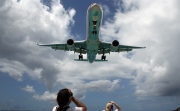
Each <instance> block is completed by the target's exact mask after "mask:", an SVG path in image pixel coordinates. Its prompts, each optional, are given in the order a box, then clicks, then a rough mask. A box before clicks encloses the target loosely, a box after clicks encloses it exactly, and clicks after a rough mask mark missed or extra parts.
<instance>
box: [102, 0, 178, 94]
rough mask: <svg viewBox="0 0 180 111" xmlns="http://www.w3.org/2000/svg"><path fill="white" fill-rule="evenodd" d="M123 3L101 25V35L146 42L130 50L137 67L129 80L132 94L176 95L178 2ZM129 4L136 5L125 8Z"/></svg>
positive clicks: (129, 43)
mask: <svg viewBox="0 0 180 111" xmlns="http://www.w3.org/2000/svg"><path fill="white" fill-rule="evenodd" d="M116 2H117V1H116ZM118 3H119V2H118ZM118 3H117V5H118ZM123 3H124V6H125V7H124V9H125V10H126V12H125V13H123V12H122V9H119V10H118V9H117V12H116V13H115V16H114V18H113V20H111V21H106V22H105V24H104V26H103V27H102V36H104V40H110V38H109V37H117V39H118V40H119V41H120V43H121V44H127V45H139V46H142V45H144V44H145V43H147V48H146V49H143V50H137V51H136V50H134V51H133V56H132V57H131V59H130V61H131V64H132V65H131V66H134V70H136V71H137V73H136V74H135V75H134V79H133V80H132V83H133V84H135V85H136V91H135V94H136V95H138V96H142V95H146V96H148V95H157V96H165V95H166V96H168V95H169V96H171V95H180V88H179V86H178V84H180V81H179V80H178V79H177V78H179V77H180V76H179V70H178V69H179V65H178V62H177V61H178V60H179V59H180V58H179V56H178V55H179V54H180V51H179V50H176V49H177V48H178V47H179V45H178V42H177V41H179V31H178V30H179V29H180V25H179V24H178V23H179V22H180V20H179V19H178V18H179V13H178V10H179V6H178V4H179V2H178V1H177V0H175V1H169V0H165V1H164V0H159V1H139V0H136V3H134V1H132V0H127V1H125V0H124V1H123ZM119 5H122V4H119ZM132 5H136V7H137V8H136V9H133V8H132V9H131V10H128V9H130V8H131V7H132ZM124 57H126V56H124ZM121 63H122V64H124V62H121ZM128 65H129V64H128ZM129 70H131V69H129Z"/></svg>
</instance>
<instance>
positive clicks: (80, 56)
mask: <svg viewBox="0 0 180 111" xmlns="http://www.w3.org/2000/svg"><path fill="white" fill-rule="evenodd" d="M79 60H83V55H82V49H80V55H79Z"/></svg>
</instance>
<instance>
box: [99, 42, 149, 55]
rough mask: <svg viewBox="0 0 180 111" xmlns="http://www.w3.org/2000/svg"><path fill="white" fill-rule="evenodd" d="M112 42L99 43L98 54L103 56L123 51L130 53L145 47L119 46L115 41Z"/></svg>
mask: <svg viewBox="0 0 180 111" xmlns="http://www.w3.org/2000/svg"><path fill="white" fill-rule="evenodd" d="M114 41H115V42H114ZM114 41H113V42H114V43H113V42H112V43H108V42H101V43H100V44H99V50H98V54H103V53H104V54H105V53H110V52H124V51H132V49H141V48H146V47H137V46H128V45H119V42H118V41H117V40H114Z"/></svg>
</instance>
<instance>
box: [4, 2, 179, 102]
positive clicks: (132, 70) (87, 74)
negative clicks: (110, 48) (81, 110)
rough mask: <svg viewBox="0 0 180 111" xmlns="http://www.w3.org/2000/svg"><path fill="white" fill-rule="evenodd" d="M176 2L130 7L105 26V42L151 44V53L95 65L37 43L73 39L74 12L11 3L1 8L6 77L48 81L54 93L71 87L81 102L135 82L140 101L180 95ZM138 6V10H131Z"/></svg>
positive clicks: (47, 95) (54, 4) (56, 4)
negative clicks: (122, 81)
mask: <svg viewBox="0 0 180 111" xmlns="http://www.w3.org/2000/svg"><path fill="white" fill-rule="evenodd" d="M175 2H177V1H169V0H166V1H162V0H159V1H151V2H148V1H141V2H140V1H138V0H136V2H134V1H131V0H129V1H124V3H125V6H126V7H125V8H126V11H127V12H126V13H122V12H121V10H118V9H117V12H116V13H115V16H114V17H113V18H111V19H108V21H105V24H104V25H103V26H102V28H101V29H102V30H101V31H102V32H101V36H102V38H103V40H106V41H110V42H111V41H112V40H113V39H114V38H116V39H118V40H119V41H120V44H125V45H135V46H138V45H139V46H144V45H145V43H147V45H148V46H147V48H146V49H141V50H133V52H131V54H130V56H131V57H130V58H127V56H128V54H127V53H126V52H125V53H124V52H122V53H120V54H118V53H111V54H110V55H109V54H107V55H106V56H107V59H108V60H109V61H108V62H106V63H105V62H100V63H97V62H94V63H93V64H89V63H88V62H75V61H73V59H74V58H77V56H78V55H79V54H73V52H64V51H53V50H52V49H51V48H46V47H38V46H37V45H36V42H37V41H39V42H41V43H51V42H55V43H59V42H62V41H65V40H66V39H67V38H69V37H72V35H71V34H70V31H69V30H70V26H71V25H72V24H74V22H75V21H74V20H73V17H74V16H75V14H76V11H75V10H74V9H68V10H65V9H64V7H63V6H62V5H61V4H60V3H59V1H58V0H54V2H52V9H49V8H48V7H46V6H44V5H43V4H42V3H41V2H40V1H38V0H21V1H20V2H16V1H11V0H7V1H6V2H4V3H2V4H3V5H2V4H0V5H1V8H0V12H1V13H0V21H2V22H0V26H1V27H0V34H1V36H0V39H1V41H0V61H2V62H0V71H1V72H4V73H8V74H9V75H10V76H12V77H14V78H16V79H17V80H19V81H22V77H23V74H24V73H26V74H28V75H29V76H30V77H31V78H33V79H38V80H41V81H43V83H44V84H45V85H46V86H47V87H48V89H49V90H52V89H53V88H54V87H55V86H57V85H58V88H59V87H60V88H61V87H70V88H71V89H72V90H73V91H74V93H76V92H77V91H78V90H81V91H82V92H81V93H76V96H77V97H78V98H85V93H86V91H87V90H89V91H101V92H110V91H114V90H117V89H118V88H120V87H121V85H120V79H124V78H125V79H129V80H132V83H133V84H134V85H135V88H136V91H135V94H136V95H178V94H179V92H178V91H179V89H178V84H179V80H178V78H179V75H178V73H179V71H178V69H179V65H178V64H179V63H178V60H179V56H178V55H179V50H178V47H179V45H178V42H179V29H180V26H179V24H178V23H179V19H178V18H179V13H177V12H178V7H177V5H176V3H175ZM177 4H178V3H177ZM132 5H136V7H137V8H136V9H135V8H131V10H128V9H129V7H132ZM156 8H158V10H155V9H156ZM107 11H108V10H107ZM84 16H85V15H84ZM84 56H85V55H84ZM97 58H100V56H99V55H98V56H97ZM96 89H97V90H96ZM149 89H151V90H149ZM168 90H171V91H172V92H170V91H169V92H168ZM175 90H176V91H177V94H176V93H175ZM163 92H164V93H163ZM54 97H55V94H54V93H50V92H49V91H46V92H45V93H44V94H43V95H38V94H35V95H34V98H36V99H38V100H53V99H54Z"/></svg>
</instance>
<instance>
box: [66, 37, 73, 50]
mask: <svg viewBox="0 0 180 111" xmlns="http://www.w3.org/2000/svg"><path fill="white" fill-rule="evenodd" d="M67 48H68V50H74V40H73V39H68V40H67Z"/></svg>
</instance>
